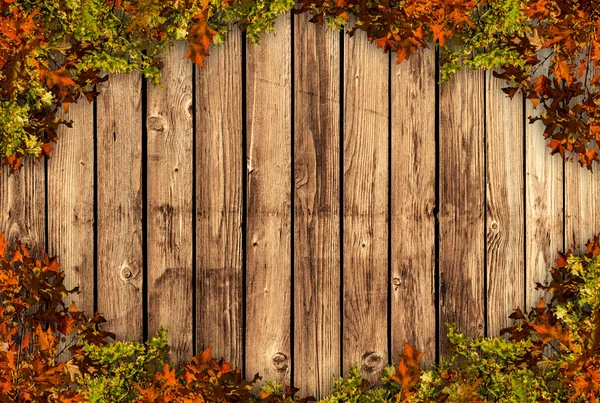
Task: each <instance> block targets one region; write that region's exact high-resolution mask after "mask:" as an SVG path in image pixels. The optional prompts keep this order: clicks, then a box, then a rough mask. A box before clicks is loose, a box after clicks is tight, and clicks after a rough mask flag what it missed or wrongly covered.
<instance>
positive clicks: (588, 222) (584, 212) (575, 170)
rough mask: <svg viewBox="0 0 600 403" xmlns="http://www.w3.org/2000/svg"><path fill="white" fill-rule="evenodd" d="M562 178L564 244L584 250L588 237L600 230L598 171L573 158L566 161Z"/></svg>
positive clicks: (599, 179)
mask: <svg viewBox="0 0 600 403" xmlns="http://www.w3.org/2000/svg"><path fill="white" fill-rule="evenodd" d="M565 181H566V183H567V186H568V190H567V192H566V194H565V246H566V247H567V248H571V247H572V246H575V248H576V249H583V250H585V245H586V242H587V241H588V239H590V238H592V237H593V236H595V235H597V234H598V233H599V232H600V175H599V174H598V171H597V168H594V171H592V172H590V171H589V170H587V169H585V168H582V167H581V166H580V165H579V162H577V160H572V161H567V162H565ZM554 255H556V254H554ZM554 255H553V256H554Z"/></svg>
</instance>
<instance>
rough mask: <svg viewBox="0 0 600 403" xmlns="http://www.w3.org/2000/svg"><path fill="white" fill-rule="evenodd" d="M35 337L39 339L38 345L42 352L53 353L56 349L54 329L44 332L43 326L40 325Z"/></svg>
mask: <svg viewBox="0 0 600 403" xmlns="http://www.w3.org/2000/svg"><path fill="white" fill-rule="evenodd" d="M35 335H36V336H37V338H38V339H37V340H38V341H37V343H36V345H37V346H39V347H40V348H41V350H42V351H45V352H51V351H52V349H53V347H54V343H55V342H56V339H55V338H54V334H53V332H52V329H48V330H46V331H44V330H42V326H41V325H38V326H37V328H36V329H35Z"/></svg>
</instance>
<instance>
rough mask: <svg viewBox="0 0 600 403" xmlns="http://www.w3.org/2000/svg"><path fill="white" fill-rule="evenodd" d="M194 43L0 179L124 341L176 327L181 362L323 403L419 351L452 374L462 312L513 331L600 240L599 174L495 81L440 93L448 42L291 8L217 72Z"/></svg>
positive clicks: (19, 228)
mask: <svg viewBox="0 0 600 403" xmlns="http://www.w3.org/2000/svg"><path fill="white" fill-rule="evenodd" d="M184 52H185V45H184V44H181V43H180V44H177V45H176V46H174V47H173V48H172V49H171V51H170V52H169V54H168V55H166V56H165V70H164V75H163V79H162V82H163V85H162V86H161V87H156V88H154V87H152V86H151V85H149V84H147V83H146V82H144V80H143V79H141V78H140V77H139V76H135V75H132V76H127V77H124V76H116V77H111V80H110V81H109V83H108V84H107V85H106V86H104V88H103V89H102V95H101V96H100V97H99V99H98V100H97V101H96V102H95V103H94V104H91V105H90V104H87V103H81V104H77V105H72V106H71V110H70V112H69V114H68V117H69V118H71V119H73V120H74V121H75V126H74V128H73V129H62V132H61V136H62V139H61V140H60V142H59V143H58V144H57V146H56V151H55V153H54V154H53V156H52V159H50V160H49V161H47V162H45V161H42V162H40V163H38V164H37V165H27V167H26V168H24V169H22V170H21V171H20V172H18V173H16V174H15V175H13V176H9V175H8V173H7V172H4V173H3V174H2V176H1V177H0V207H1V210H0V230H2V231H4V232H6V233H7V234H8V237H9V239H10V240H15V239H21V240H23V241H26V242H28V243H30V244H31V245H32V246H33V247H34V248H46V249H48V250H49V251H50V253H53V254H58V255H60V260H61V262H62V263H63V268H64V270H65V271H66V272H67V281H68V284H69V285H79V286H80V288H81V291H82V292H81V294H80V295H78V296H77V297H76V299H77V301H76V302H77V303H78V304H79V305H80V306H81V307H82V308H84V309H86V310H88V311H92V310H98V311H100V312H102V313H103V314H104V315H106V317H107V318H109V319H110V328H111V330H113V331H115V332H116V333H117V334H118V336H119V337H121V338H133V339H139V340H141V339H144V338H147V337H149V336H150V335H152V334H153V333H154V332H155V331H156V330H157V329H158V328H159V327H160V326H168V327H170V340H171V344H172V346H173V350H172V356H173V359H174V360H181V359H187V358H189V357H190V356H191V355H192V354H194V353H197V352H199V351H201V350H202V349H205V348H206V347H208V346H212V347H213V354H215V355H216V356H219V357H220V356H223V357H225V358H226V359H229V360H232V361H233V362H234V363H235V364H236V365H238V366H241V367H242V368H243V369H244V370H245V373H246V375H247V376H252V375H253V374H254V373H255V372H260V373H261V374H262V375H264V376H265V378H269V379H275V380H278V381H281V382H293V383H294V384H295V385H296V386H298V387H300V388H302V390H303V393H304V394H312V395H315V396H320V395H323V394H325V393H327V392H328V391H329V390H331V387H332V379H333V377H334V376H336V375H339V374H340V373H341V372H342V371H345V370H346V369H347V368H348V367H349V366H350V365H353V364H357V365H358V366H359V368H360V370H361V371H363V373H364V374H365V375H366V376H367V377H369V378H370V379H376V378H377V377H378V375H379V374H380V370H381V368H383V367H384V366H385V365H387V364H388V363H389V362H397V361H398V357H399V354H400V353H401V351H402V348H403V342H405V341H406V342H408V343H411V344H414V345H416V346H417V348H418V349H420V350H423V351H425V358H424V361H425V363H426V364H431V363H434V362H436V360H439V358H440V357H441V356H443V354H444V352H445V339H444V334H445V322H448V321H450V322H456V323H458V325H459V327H460V328H461V329H462V330H463V331H465V332H467V333H468V334H469V335H471V336H477V335H482V334H488V335H496V334H498V333H499V331H500V329H501V328H502V327H504V326H505V325H507V324H508V321H507V319H506V317H507V315H508V314H509V313H510V312H511V311H512V309H514V308H516V307H517V306H519V307H522V308H523V307H525V306H526V307H531V306H532V305H535V304H536V303H537V299H538V298H539V296H540V295H539V293H538V292H537V291H535V289H534V284H535V281H542V280H544V279H545V276H546V272H547V269H548V268H549V266H551V265H552V261H553V259H554V257H555V254H556V251H557V250H558V249H561V248H563V246H564V245H565V244H566V246H569V245H570V244H572V243H578V244H582V243H583V242H585V240H586V239H587V238H588V237H590V236H592V235H593V234H594V232H595V231H598V230H599V229H600V227H599V224H598V223H600V217H598V216H597V215H598V214H599V212H598V206H599V205H600V199H599V197H600V196H598V192H597V191H594V189H598V187H600V178H599V177H598V176H597V174H591V173H589V172H587V171H585V170H583V169H580V168H579V167H578V166H577V165H576V164H575V163H572V162H567V163H563V162H562V161H561V160H560V158H558V157H551V156H549V154H548V150H547V148H546V145H545V141H544V139H543V138H542V136H541V127H540V123H536V124H535V125H529V124H528V123H527V121H526V118H527V116H529V115H531V114H533V113H536V111H534V110H533V109H532V108H531V105H530V104H528V103H525V102H524V101H523V99H522V98H518V97H517V98H516V99H514V100H512V101H510V100H508V99H507V98H506V97H505V96H504V94H503V93H502V92H501V91H500V89H501V87H502V83H501V82H499V81H497V80H496V79H495V78H493V76H492V75H491V74H490V73H484V72H473V71H463V72H461V73H460V74H458V75H457V76H456V77H454V79H453V80H452V81H451V82H450V83H448V84H442V85H440V84H438V83H437V82H436V81H437V80H436V74H437V68H436V55H435V52H434V51H433V50H430V51H423V52H421V53H420V54H419V55H417V56H415V57H413V58H411V59H410V60H409V61H407V62H405V63H402V64H400V65H397V64H396V63H395V60H394V58H393V57H391V56H390V55H386V54H383V53H381V51H380V50H379V49H376V47H375V46H374V45H373V44H369V43H368V41H367V39H366V38H365V36H364V35H362V34H360V33H357V35H356V36H355V37H354V38H352V39H349V38H348V37H346V36H344V35H342V34H341V33H338V32H331V31H327V30H325V29H323V28H322V27H317V26H314V25H312V24H309V23H308V21H307V19H306V17H305V16H291V15H286V16H283V17H282V18H281V19H280V20H279V22H278V26H277V30H276V33H275V34H274V35H272V36H269V37H266V38H265V39H264V40H263V42H262V43H261V45H259V46H255V45H252V44H250V43H248V42H247V41H246V38H245V37H244V36H243V34H242V33H241V32H239V31H237V30H234V31H232V32H231V33H230V34H229V40H228V41H227V42H226V44H225V45H224V46H221V47H219V48H216V49H214V50H212V51H211V53H212V55H211V56H210V57H209V58H208V59H207V66H206V68H205V69H201V68H198V67H195V66H192V64H191V63H190V62H189V60H187V59H184V58H183V54H184ZM565 182H568V183H569V186H570V187H569V189H570V190H569V192H568V193H566V192H565V187H564V183H565Z"/></svg>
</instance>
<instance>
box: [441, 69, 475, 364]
mask: <svg viewBox="0 0 600 403" xmlns="http://www.w3.org/2000/svg"><path fill="white" fill-rule="evenodd" d="M483 78H484V77H483V72H480V71H478V72H474V71H471V70H463V71H461V72H459V73H457V74H456V75H455V76H454V77H453V78H452V80H451V81H450V82H449V83H444V84H443V85H441V86H440V129H439V131H440V139H439V141H440V144H439V149H440V213H439V225H440V259H439V270H440V343H441V344H440V352H441V353H442V354H444V353H445V351H446V340H447V338H446V331H447V329H446V326H445V323H456V324H457V326H458V328H459V329H460V330H461V331H462V332H464V333H466V334H467V335H469V336H472V337H474V336H479V335H482V334H483V332H484V314H485V312H484V309H485V307H484V298H483V293H484V281H483V275H484V270H485V266H484V264H485V261H484V248H485V243H484V242H485V235H484V232H483V229H484V209H485V204H484V192H485V189H484V103H483V92H484V86H483V83H484V79H483Z"/></svg>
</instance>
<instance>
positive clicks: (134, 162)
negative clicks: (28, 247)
mask: <svg viewBox="0 0 600 403" xmlns="http://www.w3.org/2000/svg"><path fill="white" fill-rule="evenodd" d="M141 84H142V82H141V78H140V76H139V75H138V74H128V75H114V76H111V77H110V80H109V81H108V82H107V83H105V84H103V85H102V88H101V92H102V96H101V97H99V98H98V123H97V125H98V141H97V145H98V155H97V161H98V172H97V175H98V234H97V236H98V251H99V253H98V273H97V278H98V290H97V293H98V310H99V312H100V313H102V314H103V315H104V316H105V317H106V318H109V319H110V322H109V326H108V328H109V329H110V330H111V331H112V332H114V333H115V334H116V335H117V337H118V338H127V339H130V340H141V339H142V336H143V320H144V319H143V315H142V281H143V279H142V277H143V273H142V271H143V267H142V264H143V262H142V259H143V254H142V186H141V179H142V170H141V163H142V109H141V101H142V94H141V88H142V86H141ZM125 100H126V102H125Z"/></svg>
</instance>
